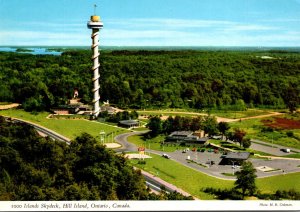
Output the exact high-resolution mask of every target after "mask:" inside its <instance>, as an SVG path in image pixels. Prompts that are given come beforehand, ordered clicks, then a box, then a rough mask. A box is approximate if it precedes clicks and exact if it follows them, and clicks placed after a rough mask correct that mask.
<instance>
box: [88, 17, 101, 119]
mask: <svg viewBox="0 0 300 212" xmlns="http://www.w3.org/2000/svg"><path fill="white" fill-rule="evenodd" d="M87 27H88V28H89V29H92V36H91V38H92V46H91V49H92V51H93V56H92V60H93V67H92V71H93V74H94V77H93V79H92V81H93V85H94V88H93V94H94V98H93V105H94V106H93V114H92V115H93V117H94V118H96V117H98V115H99V113H100V106H99V100H100V94H99V89H100V84H99V78H100V75H99V67H100V63H99V55H100V53H99V48H98V47H99V30H100V29H102V28H103V22H102V21H101V19H100V16H96V15H93V16H91V19H90V21H88V23H87Z"/></svg>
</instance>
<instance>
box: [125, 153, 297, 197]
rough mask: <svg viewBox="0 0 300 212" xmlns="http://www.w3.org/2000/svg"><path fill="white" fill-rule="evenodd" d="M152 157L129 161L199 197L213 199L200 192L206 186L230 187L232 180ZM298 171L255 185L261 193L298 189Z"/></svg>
mask: <svg viewBox="0 0 300 212" xmlns="http://www.w3.org/2000/svg"><path fill="white" fill-rule="evenodd" d="M151 156H152V158H150V159H146V164H145V165H140V164H138V160H131V163H132V164H133V165H134V166H136V167H139V168H141V169H143V170H145V171H147V172H149V173H152V174H153V175H155V176H158V177H159V178H162V179H163V180H165V181H167V182H170V183H172V184H174V185H176V186H177V187H179V188H182V189H183V190H185V191H186V192H188V193H190V194H191V195H193V196H195V197H197V198H199V199H206V200H209V199H213V198H214V197H213V196H212V195H210V194H207V193H204V192H202V189H204V188H207V187H213V188H217V189H218V188H220V189H224V188H232V187H233V186H234V181H230V180H222V179H217V178H214V177H210V176H208V175H206V174H203V173H201V172H198V171H196V170H194V169H191V168H189V167H186V166H183V165H181V164H179V163H177V162H175V161H172V160H169V159H166V158H163V157H161V156H158V155H154V154H151ZM296 179H300V173H293V174H286V175H280V176H274V177H267V178H261V179H257V180H256V185H257V187H258V189H259V190H260V191H261V192H262V193H274V192H276V190H289V189H292V188H293V189H295V190H296V191H300V180H296Z"/></svg>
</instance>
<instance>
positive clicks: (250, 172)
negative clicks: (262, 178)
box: [234, 162, 257, 197]
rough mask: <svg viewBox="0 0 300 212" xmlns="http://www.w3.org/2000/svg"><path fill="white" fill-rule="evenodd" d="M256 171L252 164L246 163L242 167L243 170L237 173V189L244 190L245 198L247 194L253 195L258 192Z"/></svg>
mask: <svg viewBox="0 0 300 212" xmlns="http://www.w3.org/2000/svg"><path fill="white" fill-rule="evenodd" d="M255 172H256V170H255V168H254V167H253V165H252V163H251V162H244V163H243V164H242V166H241V170H240V171H238V172H236V173H235V174H236V177H237V180H236V181H235V183H234V185H235V188H236V189H241V190H242V195H243V197H245V195H246V194H249V195H253V194H254V193H255V191H256V185H255V179H256V177H257V176H256V174H255Z"/></svg>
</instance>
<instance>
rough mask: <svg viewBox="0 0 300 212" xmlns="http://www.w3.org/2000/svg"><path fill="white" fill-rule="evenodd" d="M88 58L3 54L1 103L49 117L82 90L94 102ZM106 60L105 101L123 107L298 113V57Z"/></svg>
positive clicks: (156, 55)
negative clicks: (54, 108)
mask: <svg viewBox="0 0 300 212" xmlns="http://www.w3.org/2000/svg"><path fill="white" fill-rule="evenodd" d="M90 55H91V52H90V51H70V52H66V53H63V54H62V56H51V55H29V54H18V53H0V79H1V84H0V101H12V102H19V103H23V107H24V108H25V109H27V110H44V109H49V108H50V107H52V106H55V105H59V104H64V103H65V102H66V100H67V99H68V98H71V97H72V96H73V91H74V89H75V88H76V89H78V90H79V97H81V98H82V100H83V101H85V102H90V101H91V100H92V92H91V89H92V83H91V78H92V73H91V61H90ZM263 55H268V56H271V57H273V59H263V58H262V57H261V56H263ZM100 60H101V68H100V73H101V78H100V84H101V89H100V92H101V99H102V100H103V101H106V100H109V101H110V102H111V103H113V104H116V105H118V106H120V107H132V108H147V107H180V108H182V107H191V108H197V109H200V108H208V107H219V108H222V107H223V108H232V109H237V110H244V109H245V108H246V105H250V106H251V105H268V106H274V107H278V108H283V107H286V106H288V107H289V108H290V109H291V110H294V109H295V106H297V105H299V101H300V98H299V94H300V78H299V74H300V55H299V53H292V52H230V51H103V52H102V54H101V57H100ZM287 94H291V95H287Z"/></svg>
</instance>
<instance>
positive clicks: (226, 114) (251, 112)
mask: <svg viewBox="0 0 300 212" xmlns="http://www.w3.org/2000/svg"><path fill="white" fill-rule="evenodd" d="M210 113H211V114H212V115H214V116H218V117H223V118H230V119H240V118H246V117H252V116H260V115H266V114H269V112H268V111H264V110H257V109H248V110H246V111H232V110H211V111H210Z"/></svg>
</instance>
